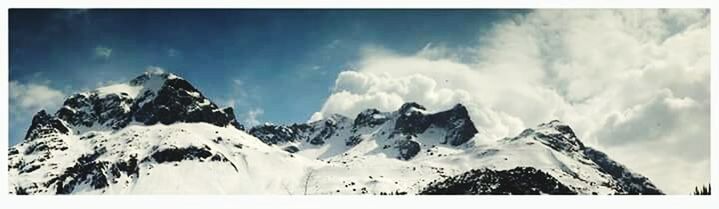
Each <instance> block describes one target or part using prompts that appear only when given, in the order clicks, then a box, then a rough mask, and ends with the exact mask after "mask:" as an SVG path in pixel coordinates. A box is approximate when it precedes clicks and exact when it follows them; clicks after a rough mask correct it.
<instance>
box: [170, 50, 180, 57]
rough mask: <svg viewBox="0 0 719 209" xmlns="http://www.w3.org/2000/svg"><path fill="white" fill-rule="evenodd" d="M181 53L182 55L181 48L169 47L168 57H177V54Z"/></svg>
mask: <svg viewBox="0 0 719 209" xmlns="http://www.w3.org/2000/svg"><path fill="white" fill-rule="evenodd" d="M179 55H180V50H177V49H173V48H170V49H167V56H168V57H176V56H179Z"/></svg>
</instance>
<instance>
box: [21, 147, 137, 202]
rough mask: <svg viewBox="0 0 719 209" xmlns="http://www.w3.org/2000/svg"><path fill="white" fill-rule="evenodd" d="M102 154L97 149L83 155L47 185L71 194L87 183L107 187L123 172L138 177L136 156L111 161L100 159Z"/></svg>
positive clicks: (56, 190) (95, 187)
mask: <svg viewBox="0 0 719 209" xmlns="http://www.w3.org/2000/svg"><path fill="white" fill-rule="evenodd" d="M102 154H103V152H102V151H96V152H94V153H91V154H86V155H83V156H81V157H80V158H78V159H77V160H76V163H75V164H74V165H73V166H71V167H68V168H66V169H65V171H64V172H63V173H62V174H60V175H58V176H56V177H54V178H52V179H50V180H49V181H48V182H46V183H45V187H49V186H51V185H54V186H55V193H56V194H71V193H72V192H73V191H74V190H75V188H76V187H78V186H80V185H85V184H86V185H89V186H90V187H91V188H93V189H102V188H105V187H107V186H109V185H110V184H111V183H117V181H116V179H117V178H120V177H121V176H122V175H123V174H124V175H127V176H130V177H131V178H137V177H138V175H139V167H138V162H137V158H136V156H134V155H133V156H131V157H130V159H128V160H119V161H117V162H115V163H111V162H108V161H98V160H97V158H98V157H99V156H100V155H102ZM26 189H27V188H26Z"/></svg>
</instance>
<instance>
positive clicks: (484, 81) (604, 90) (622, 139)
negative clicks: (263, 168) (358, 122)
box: [311, 9, 710, 194]
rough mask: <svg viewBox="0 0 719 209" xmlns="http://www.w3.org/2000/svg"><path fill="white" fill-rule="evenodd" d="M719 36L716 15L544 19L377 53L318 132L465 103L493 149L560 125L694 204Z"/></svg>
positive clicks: (341, 84) (646, 13)
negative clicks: (351, 120)
mask: <svg viewBox="0 0 719 209" xmlns="http://www.w3.org/2000/svg"><path fill="white" fill-rule="evenodd" d="M709 31H710V28H709V12H708V10H681V9H679V10H569V11H561V10H538V11H534V12H531V13H528V14H522V15H517V16H515V17H513V18H510V19H508V20H506V21H504V22H501V23H498V24H496V25H495V26H494V27H493V29H492V30H491V31H489V32H486V33H483V34H479V35H478V39H479V40H480V41H479V43H480V44H479V45H477V46H468V47H466V48H462V49H457V48H446V47H442V46H435V44H428V45H427V46H426V47H424V48H423V49H422V50H420V51H418V52H416V53H413V54H399V53H395V52H393V51H392V50H391V49H385V48H382V47H381V46H368V47H366V48H364V49H362V54H363V56H362V58H361V59H360V60H359V61H358V62H357V65H356V66H357V68H356V69H354V70H352V71H345V72H342V73H340V74H339V75H338V78H337V80H336V83H335V86H334V89H333V91H332V94H331V95H330V96H329V98H328V99H327V101H326V102H325V103H324V105H323V106H322V108H321V110H320V111H319V112H317V113H315V114H314V115H313V117H312V119H311V120H316V119H319V118H322V117H323V116H326V115H328V114H333V113H339V114H344V115H348V116H351V117H353V116H355V115H356V114H357V113H358V112H360V111H362V110H364V109H366V108H370V107H372V108H378V109H380V110H383V111H394V110H396V109H397V108H399V106H400V105H401V104H402V103H404V102H408V101H416V102H418V103H420V104H422V105H425V106H427V107H428V108H429V109H430V110H435V111H438V110H443V109H447V108H449V107H451V106H452V105H454V104H456V103H462V104H465V105H466V106H467V107H468V109H469V112H470V116H471V117H472V119H473V121H475V123H476V124H477V126H479V127H480V129H481V131H482V135H481V137H482V138H483V139H499V138H501V137H505V136H514V135H516V134H518V133H519V132H520V131H521V130H522V129H524V128H528V127H533V126H536V125H537V124H539V123H542V122H546V121H549V120H552V119H560V120H563V121H566V122H567V123H569V124H571V125H572V127H573V128H574V129H575V131H577V133H578V134H579V135H580V136H581V137H582V140H583V141H584V142H585V143H587V144H589V145H591V146H594V147H598V148H599V149H602V150H605V151H607V152H608V153H609V154H610V156H612V157H613V158H615V159H616V160H618V161H620V162H623V163H624V164H626V165H628V166H629V167H630V168H633V169H634V170H636V171H637V172H640V173H642V174H645V175H647V176H648V177H649V178H650V179H652V180H653V181H654V182H655V183H656V184H658V185H659V186H660V188H663V189H664V190H665V191H666V192H669V193H680V194H686V193H688V192H690V190H691V189H692V188H693V187H694V186H696V185H701V184H706V183H707V182H708V181H709V166H708V165H709V163H708V159H709V149H708V144H709V63H710V61H709V51H710V50H709V40H710V39H709V35H710V32H709ZM658 162H663V163H658ZM658 165H662V166H658ZM677 168H680V169H677ZM681 168H686V169H681ZM689 177H691V178H689ZM680 179H681V180H680Z"/></svg>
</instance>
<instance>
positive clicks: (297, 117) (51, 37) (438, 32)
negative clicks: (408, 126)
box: [9, 9, 524, 144]
mask: <svg viewBox="0 0 719 209" xmlns="http://www.w3.org/2000/svg"><path fill="white" fill-rule="evenodd" d="M519 12H524V11H507V10H226V9H221V10H220V9H217V10H212V9H210V10H37V9H33V10H18V9H12V10H10V14H9V16H10V20H9V22H10V31H9V33H10V34H9V38H10V52H9V55H10V69H9V72H10V80H11V81H18V82H20V83H29V82H34V81H37V80H47V81H50V82H49V83H46V84H47V85H49V86H50V87H52V88H54V89H60V90H62V91H63V92H64V93H66V94H70V93H75V92H78V91H81V90H87V89H94V88H95V87H97V86H98V83H99V82H120V81H125V80H128V79H131V78H133V77H135V76H137V75H139V74H140V73H142V72H143V71H145V69H146V68H147V67H148V66H158V67H161V68H164V69H166V70H167V71H170V72H173V73H175V74H178V75H180V76H183V77H184V78H186V79H188V80H190V82H191V83H193V84H194V85H195V86H196V87H197V88H199V89H200V90H201V91H202V92H203V93H205V94H206V95H208V96H209V97H210V98H211V99H213V101H215V102H217V103H220V104H222V102H223V101H228V100H230V99H235V100H237V102H236V103H235V104H236V105H235V108H236V114H238V117H239V118H242V114H244V113H245V112H247V111H248V110H250V109H253V108H262V109H264V114H263V115H261V116H260V118H259V119H260V121H269V122H275V123H292V122H304V121H306V120H307V119H308V118H309V117H310V115H311V114H312V113H313V112H315V111H317V110H319V109H320V107H321V105H322V103H323V102H324V99H325V98H326V97H327V96H329V93H330V92H329V91H330V88H331V87H332V85H333V83H334V81H335V78H336V76H337V74H338V73H339V72H340V71H342V70H347V69H348V68H349V67H350V66H352V63H353V62H356V61H357V60H358V59H359V53H360V49H361V48H362V47H365V46H370V45H375V46H381V47H383V48H386V49H390V50H392V51H395V52H397V53H406V54H411V53H415V52H417V51H418V50H420V49H422V48H423V47H424V46H426V45H427V44H428V43H432V44H441V45H444V46H446V47H449V48H453V47H462V46H467V45H477V42H478V41H479V37H481V35H482V33H483V32H484V31H486V30H488V29H490V28H491V26H492V24H493V23H496V21H498V20H501V19H503V18H507V17H510V16H511V15H514V14H517V13H519ZM100 48H103V49H105V48H106V49H110V50H111V53H110V55H109V56H107V57H102V56H98V55H97V54H96V50H98V49H100ZM235 80H240V81H241V83H242V84H241V85H237V84H236V82H235ZM11 91H12V89H11ZM10 102H11V103H12V102H13V101H10ZM11 111H12V110H11ZM11 117H13V115H12V114H11ZM28 117H31V116H28ZM15 120H18V121H21V122H11V123H10V125H11V128H10V130H11V133H10V135H11V136H10V137H11V138H13V139H11V144H14V143H12V141H13V140H15V139H14V138H18V136H22V135H23V134H24V132H25V129H27V126H29V120H30V118H27V119H18V118H15ZM11 121H14V120H13V118H11ZM12 126H16V127H12Z"/></svg>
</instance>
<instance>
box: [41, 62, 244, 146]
mask: <svg viewBox="0 0 719 209" xmlns="http://www.w3.org/2000/svg"><path fill="white" fill-rule="evenodd" d="M35 117H36V118H38V120H45V121H51V122H52V121H63V122H65V123H67V124H68V125H70V126H75V127H78V126H82V127H99V128H110V129H114V130H118V129H121V128H124V127H125V126H127V125H129V124H130V123H132V122H139V123H142V124H145V125H153V124H157V123H162V124H171V123H175V122H190V123H192V122H206V123H210V124H214V125H217V126H227V125H231V126H233V127H235V128H237V129H244V127H243V126H242V125H241V124H240V123H239V122H237V120H236V119H235V115H234V111H233V109H232V108H231V107H227V108H219V107H218V106H217V105H216V104H214V103H213V102H211V101H210V100H209V99H208V98H206V97H205V96H204V95H203V94H202V93H201V92H200V91H199V90H198V89H196V88H195V87H194V86H193V85H192V84H190V83H189V82H188V81H186V80H184V79H182V78H181V77H179V76H177V75H174V74H172V73H167V72H162V71H150V72H145V73H143V74H142V75H140V76H138V77H136V78H134V79H132V80H130V81H129V82H127V83H119V84H114V85H109V86H104V87H100V88H97V89H95V90H93V91H89V92H82V93H77V94H74V95H72V96H70V97H68V98H67V99H66V100H65V101H64V102H63V106H62V107H61V108H60V109H59V110H58V111H57V112H56V113H55V115H54V116H50V115H48V114H47V113H46V112H44V111H43V112H41V113H38V115H36V116H35ZM52 123H53V124H62V123H61V122H52ZM34 127H37V126H33V127H31V128H30V130H29V131H28V133H31V132H32V131H33V129H35V128H34ZM58 127H59V126H58ZM67 128H70V127H67ZM28 136H30V135H28Z"/></svg>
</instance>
